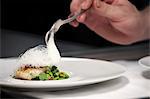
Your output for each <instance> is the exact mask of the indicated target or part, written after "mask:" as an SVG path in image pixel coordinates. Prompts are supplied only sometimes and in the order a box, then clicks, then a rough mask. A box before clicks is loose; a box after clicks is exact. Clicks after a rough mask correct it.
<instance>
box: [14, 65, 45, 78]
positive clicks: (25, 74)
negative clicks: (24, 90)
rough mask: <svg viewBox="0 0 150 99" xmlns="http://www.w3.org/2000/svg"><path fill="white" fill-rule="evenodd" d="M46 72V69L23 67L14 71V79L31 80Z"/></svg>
mask: <svg viewBox="0 0 150 99" xmlns="http://www.w3.org/2000/svg"><path fill="white" fill-rule="evenodd" d="M46 70H47V69H46V67H35V66H24V67H21V68H19V69H18V70H17V71H16V73H15V78H19V79H24V80H32V79H33V78H35V77H36V76H38V75H39V74H40V73H44V72H45V71H46Z"/></svg>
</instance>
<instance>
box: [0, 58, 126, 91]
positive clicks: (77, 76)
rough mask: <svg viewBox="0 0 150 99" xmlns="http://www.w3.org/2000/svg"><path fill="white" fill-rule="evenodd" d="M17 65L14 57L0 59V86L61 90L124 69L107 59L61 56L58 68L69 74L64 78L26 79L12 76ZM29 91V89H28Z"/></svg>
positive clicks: (109, 76) (113, 75) (111, 76)
mask: <svg viewBox="0 0 150 99" xmlns="http://www.w3.org/2000/svg"><path fill="white" fill-rule="evenodd" d="M17 68H18V66H17V58H16V59H0V86H2V87H7V88H15V89H16V88H18V89H19V88H22V89H24V88H25V89H27V90H29V89H46V90H63V89H68V88H73V87H79V86H83V85H89V84H94V83H99V82H103V81H107V80H111V79H115V78H118V77H120V76H122V74H123V73H124V72H125V71H126V69H125V67H124V66H122V65H120V64H116V63H113V62H109V61H104V60H95V59H85V58H62V60H61V62H60V64H59V66H58V68H59V69H60V70H61V71H65V72H67V73H68V74H69V75H70V78H69V79H66V80H48V81H28V80H19V79H14V78H12V75H14V72H15V70H16V69H17ZM30 91H31V90H30Z"/></svg>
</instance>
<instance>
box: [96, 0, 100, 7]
mask: <svg viewBox="0 0 150 99" xmlns="http://www.w3.org/2000/svg"><path fill="white" fill-rule="evenodd" d="M96 6H97V8H99V7H100V2H99V0H96Z"/></svg>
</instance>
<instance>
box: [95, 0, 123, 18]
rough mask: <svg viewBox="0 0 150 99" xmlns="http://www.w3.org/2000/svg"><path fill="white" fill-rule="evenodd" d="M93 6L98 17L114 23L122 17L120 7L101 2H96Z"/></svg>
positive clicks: (98, 0)
mask: <svg viewBox="0 0 150 99" xmlns="http://www.w3.org/2000/svg"><path fill="white" fill-rule="evenodd" d="M93 6H94V10H95V12H97V14H98V15H100V16H103V17H106V18H109V19H111V20H113V21H117V20H118V19H120V15H121V14H122V11H121V10H120V8H119V6H116V5H112V4H108V3H106V2H103V1H101V0H94V3H93ZM121 16H122V15H121Z"/></svg>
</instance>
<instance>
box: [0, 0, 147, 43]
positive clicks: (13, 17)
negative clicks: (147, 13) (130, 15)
mask: <svg viewBox="0 0 150 99" xmlns="http://www.w3.org/2000/svg"><path fill="white" fill-rule="evenodd" d="M131 1H132V3H133V4H134V5H136V7H137V8H138V9H139V10H141V9H143V8H144V7H145V6H146V5H148V2H149V0H131ZM70 2H71V0H2V1H1V7H2V12H1V17H2V19H1V21H2V22H1V26H2V27H1V28H2V29H8V30H15V31H23V32H27V33H34V34H38V35H45V33H46V32H47V31H48V30H49V28H50V27H51V25H52V24H53V23H54V22H55V21H56V20H57V19H59V18H61V19H65V18H67V16H68V15H69V13H70V9H69V8H70ZM56 37H57V38H58V39H62V40H69V41H77V42H81V43H87V44H94V45H101V46H102V45H112V43H110V42H108V41H106V40H104V39H103V38H101V37H99V36H97V35H96V34H95V33H93V32H92V31H90V30H89V29H88V28H86V27H85V26H84V25H82V24H81V25H80V26H79V27H78V28H73V27H71V26H70V25H68V24H67V25H64V26H63V27H62V28H61V30H59V32H58V33H57V35H56Z"/></svg>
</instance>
